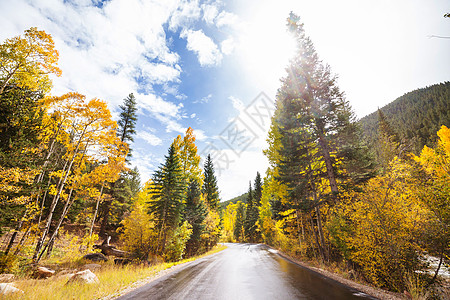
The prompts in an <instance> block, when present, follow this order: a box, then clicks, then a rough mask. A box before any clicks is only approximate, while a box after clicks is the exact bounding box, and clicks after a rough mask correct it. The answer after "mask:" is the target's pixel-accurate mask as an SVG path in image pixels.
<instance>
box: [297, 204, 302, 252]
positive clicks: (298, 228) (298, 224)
mask: <svg viewBox="0 0 450 300" xmlns="http://www.w3.org/2000/svg"><path fill="white" fill-rule="evenodd" d="M295 217H296V219H297V234H298V243H299V244H300V249H303V248H302V236H301V230H300V221H299V217H298V209H296V210H295ZM302 252H303V251H302Z"/></svg>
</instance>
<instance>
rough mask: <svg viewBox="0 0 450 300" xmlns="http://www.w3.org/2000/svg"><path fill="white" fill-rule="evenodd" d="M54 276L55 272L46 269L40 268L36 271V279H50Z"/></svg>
mask: <svg viewBox="0 0 450 300" xmlns="http://www.w3.org/2000/svg"><path fill="white" fill-rule="evenodd" d="M53 274H55V271H53V270H51V269H49V268H46V267H38V268H37V269H36V272H35V273H34V275H35V276H36V278H48V277H50V276H53Z"/></svg>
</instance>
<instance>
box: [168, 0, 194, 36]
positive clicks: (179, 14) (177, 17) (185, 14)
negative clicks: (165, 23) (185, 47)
mask: <svg viewBox="0 0 450 300" xmlns="http://www.w3.org/2000/svg"><path fill="white" fill-rule="evenodd" d="M200 15H201V9H200V6H199V2H198V0H193V1H189V0H182V1H180V3H179V4H178V7H177V8H176V10H175V11H174V12H173V14H172V16H171V18H170V23H169V29H170V30H172V31H176V30H177V29H178V28H179V27H186V26H187V25H189V24H190V23H191V22H192V21H194V20H197V19H199V18H200Z"/></svg>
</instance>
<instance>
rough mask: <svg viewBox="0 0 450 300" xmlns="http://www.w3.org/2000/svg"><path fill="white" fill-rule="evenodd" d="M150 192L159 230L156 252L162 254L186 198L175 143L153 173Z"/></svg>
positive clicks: (152, 210) (150, 206)
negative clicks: (163, 161) (162, 162)
mask: <svg viewBox="0 0 450 300" xmlns="http://www.w3.org/2000/svg"><path fill="white" fill-rule="evenodd" d="M150 193H151V194H152V196H151V201H150V202H149V213H150V214H152V215H153V217H154V220H155V224H156V228H157V230H158V241H157V245H156V249H155V252H156V253H158V254H160V253H163V252H164V249H165V246H166V240H167V234H168V233H169V234H170V233H171V232H173V231H174V230H175V229H176V228H177V227H178V225H179V223H180V219H181V212H182V210H183V201H184V199H185V184H184V178H183V172H182V168H181V165H180V162H179V159H178V157H177V155H176V151H175V147H174V145H173V144H172V145H171V146H170V148H169V153H168V155H167V156H166V161H165V163H164V164H163V165H162V166H161V167H159V169H158V170H157V171H156V172H155V174H154V175H153V182H152V185H151V188H150Z"/></svg>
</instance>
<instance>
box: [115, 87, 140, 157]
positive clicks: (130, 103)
mask: <svg viewBox="0 0 450 300" xmlns="http://www.w3.org/2000/svg"><path fill="white" fill-rule="evenodd" d="M136 105H137V103H136V98H135V97H134V95H133V93H131V94H129V95H128V97H127V98H125V99H123V105H120V106H119V107H120V110H121V112H120V119H119V121H118V122H117V125H118V128H117V135H118V136H119V137H120V140H121V141H122V142H126V143H127V144H128V158H129V157H131V148H130V147H129V146H130V142H133V141H134V138H133V136H134V135H135V134H136V130H135V128H136V121H137V113H136V112H137V106H136Z"/></svg>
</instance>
